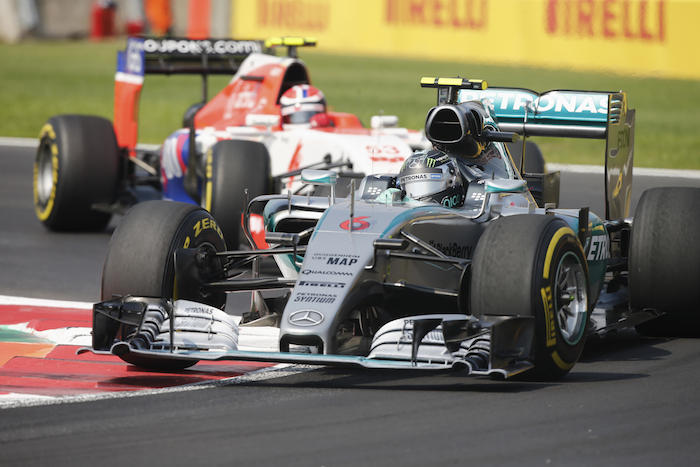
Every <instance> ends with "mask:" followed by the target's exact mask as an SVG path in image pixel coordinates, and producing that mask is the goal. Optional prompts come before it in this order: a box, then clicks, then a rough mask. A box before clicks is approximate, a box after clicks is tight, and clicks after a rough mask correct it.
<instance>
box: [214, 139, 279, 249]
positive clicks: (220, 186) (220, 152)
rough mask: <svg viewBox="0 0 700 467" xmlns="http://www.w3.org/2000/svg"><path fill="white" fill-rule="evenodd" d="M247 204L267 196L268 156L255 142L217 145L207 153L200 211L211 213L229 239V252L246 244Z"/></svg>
mask: <svg viewBox="0 0 700 467" xmlns="http://www.w3.org/2000/svg"><path fill="white" fill-rule="evenodd" d="M245 189H247V190H248V198H247V199H248V200H252V199H253V198H255V197H256V196H259V195H263V194H266V193H269V192H270V189H271V177H270V155H269V153H268V151H267V148H266V147H265V145H264V144H262V143H258V142H255V141H243V140H240V141H239V140H227V141H219V142H218V143H216V144H215V145H214V146H213V147H212V148H211V149H210V150H209V152H207V156H206V167H205V179H204V186H203V188H202V207H203V208H205V209H206V210H207V211H209V212H210V213H212V215H213V216H214V217H215V218H216V220H217V221H218V222H219V225H220V226H221V229H222V230H223V232H224V236H225V237H226V238H227V239H228V243H229V245H228V246H229V248H232V249H237V248H238V247H239V245H240V244H241V243H244V244H246V245H247V244H248V242H247V241H246V238H245V234H244V233H243V231H242V230H243V229H242V227H241V215H242V214H243V211H244V210H245V208H246V196H245V192H244V190H245Z"/></svg>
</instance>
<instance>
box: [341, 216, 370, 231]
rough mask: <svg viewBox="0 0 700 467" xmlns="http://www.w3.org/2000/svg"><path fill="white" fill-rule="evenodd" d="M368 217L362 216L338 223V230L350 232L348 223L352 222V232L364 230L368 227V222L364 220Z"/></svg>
mask: <svg viewBox="0 0 700 467" xmlns="http://www.w3.org/2000/svg"><path fill="white" fill-rule="evenodd" d="M368 217H369V216H362V217H354V218H352V219H348V220H346V221H344V222H341V223H340V228H341V229H343V230H350V221H351V220H352V230H365V229H366V228H367V227H369V225H370V224H369V222H367V221H366V220H365V219H367V218H368Z"/></svg>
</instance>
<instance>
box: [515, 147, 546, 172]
mask: <svg viewBox="0 0 700 467" xmlns="http://www.w3.org/2000/svg"><path fill="white" fill-rule="evenodd" d="M507 146H508V150H509V152H510V157H511V159H513V163H514V164H515V167H516V168H517V169H518V171H520V161H521V160H522V158H523V143H522V141H516V142H514V143H507ZM525 153H526V155H527V157H525V172H527V173H544V171H545V160H544V155H543V154H542V151H541V150H540V147H539V146H538V145H537V143H535V142H534V141H530V140H526V141H525Z"/></svg>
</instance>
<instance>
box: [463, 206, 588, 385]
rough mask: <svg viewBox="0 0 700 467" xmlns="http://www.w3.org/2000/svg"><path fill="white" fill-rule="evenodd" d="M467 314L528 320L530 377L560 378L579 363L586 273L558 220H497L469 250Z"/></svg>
mask: <svg viewBox="0 0 700 467" xmlns="http://www.w3.org/2000/svg"><path fill="white" fill-rule="evenodd" d="M471 277H472V278H471V287H470V304H469V310H470V311H471V313H472V314H473V315H475V316H477V317H483V316H486V317H488V316H489V315H492V316H533V317H534V318H535V341H534V342H533V348H534V365H535V368H534V369H533V370H531V371H530V372H529V373H530V375H531V376H534V377H537V378H541V379H546V380H551V379H557V378H561V377H562V376H564V375H566V374H567V373H568V372H569V370H571V368H572V367H573V366H574V364H575V363H576V361H578V358H579V356H580V355H581V352H582V351H583V345H584V342H585V338H586V328H587V325H588V321H589V319H590V304H589V300H588V268H587V264H586V260H585V258H584V254H583V250H582V248H581V244H580V243H579V241H578V239H577V237H576V235H575V234H574V232H573V230H571V228H570V227H569V226H568V225H567V224H566V222H564V221H563V220H561V219H559V218H556V217H552V216H541V215H515V216H507V217H502V218H500V219H497V220H495V221H493V222H492V224H491V225H489V227H488V228H487V229H486V231H485V232H484V234H483V235H482V237H481V238H480V239H479V243H478V244H477V247H476V249H475V251H474V257H473V261H472V275H471Z"/></svg>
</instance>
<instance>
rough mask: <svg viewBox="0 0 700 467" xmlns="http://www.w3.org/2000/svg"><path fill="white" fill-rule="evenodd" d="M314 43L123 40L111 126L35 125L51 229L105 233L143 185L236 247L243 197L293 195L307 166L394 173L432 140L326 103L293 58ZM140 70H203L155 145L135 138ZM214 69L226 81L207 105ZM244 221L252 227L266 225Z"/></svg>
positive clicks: (41, 200) (99, 122)
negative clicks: (211, 225) (176, 120)
mask: <svg viewBox="0 0 700 467" xmlns="http://www.w3.org/2000/svg"><path fill="white" fill-rule="evenodd" d="M313 45H315V41H313V40H308V39H299V38H276V39H272V40H268V41H267V42H265V43H263V42H261V41H251V40H245V41H241V40H214V39H210V40H188V39H149V38H145V39H144V38H136V37H131V38H129V39H128V42H127V47H126V50H124V51H121V52H119V54H118V60H117V73H116V77H115V80H116V84H115V104H114V122H113V123H112V122H110V121H108V120H106V119H104V118H100V117H95V116H84V115H59V116H55V117H52V118H51V119H49V121H48V122H47V123H46V124H45V125H44V127H43V128H42V131H41V135H40V145H39V149H38V152H37V157H36V162H35V167H34V205H35V210H36V214H37V217H38V218H39V220H40V221H41V222H42V223H43V224H44V225H45V226H46V227H48V228H49V229H52V230H79V229H101V228H104V227H105V226H106V225H107V223H108V222H109V220H110V218H111V216H112V214H114V213H123V212H124V211H125V210H126V209H127V208H128V207H130V206H131V205H133V204H134V203H136V202H138V201H139V200H141V199H143V193H142V192H143V190H142V189H141V188H140V187H142V186H144V185H149V186H151V187H154V188H155V189H156V190H157V191H158V193H159V196H160V197H162V198H163V199H168V200H176V201H186V202H190V203H195V204H200V205H201V206H203V207H205V208H206V209H207V210H209V211H210V212H211V213H212V214H213V215H214V217H215V218H216V219H217V221H218V222H219V226H218V227H220V228H221V229H222V230H223V231H224V232H225V233H226V237H227V239H228V243H229V244H231V246H237V242H238V241H239V240H240V239H241V238H242V237H241V233H242V229H241V212H242V210H243V209H244V207H245V206H246V204H247V202H246V198H250V199H252V198H253V197H255V196H257V195H260V194H264V193H279V192H281V191H287V190H291V191H292V192H296V191H297V190H298V189H300V188H301V186H302V185H301V184H300V183H298V181H297V178H298V175H299V174H300V173H301V170H302V169H305V168H318V169H335V170H337V171H338V172H340V177H341V180H342V178H343V177H345V178H351V177H361V176H362V175H363V174H368V173H381V172H396V171H397V170H398V169H399V168H400V167H401V163H402V162H403V161H404V159H405V158H406V157H407V156H408V155H410V154H411V153H412V152H413V150H414V149H420V148H425V147H428V146H429V145H430V143H429V142H428V141H427V140H426V139H425V138H424V136H423V133H422V132H419V131H410V130H407V129H405V128H399V127H398V126H397V124H398V122H397V118H396V117H394V116H375V117H372V121H371V128H366V127H364V126H363V125H362V123H361V122H360V120H359V119H358V118H357V116H355V115H353V114H349V113H342V112H330V111H327V109H326V103H325V98H324V96H323V94H322V93H321V91H320V90H318V89H316V88H314V87H313V86H311V79H310V77H309V71H308V69H307V67H306V65H305V64H304V62H303V61H301V60H299V59H298V57H297V48H298V47H303V46H313ZM276 46H284V47H286V48H287V53H286V55H284V56H277V55H275V54H274V53H273V52H274V49H273V48H274V47H276ZM147 74H200V75H202V77H203V86H202V87H203V99H202V102H200V103H197V104H194V105H193V106H191V107H190V108H189V109H188V110H187V111H186V112H185V115H184V118H183V128H182V129H179V130H177V131H175V132H174V133H173V134H171V135H170V136H169V137H168V138H167V139H166V140H165V142H164V143H163V145H162V146H161V147H160V148H159V150H157V151H141V150H139V149H137V144H136V143H137V138H138V103H139V97H140V93H141V89H142V87H143V82H144V77H145V75H147ZM210 74H233V78H232V80H231V82H230V83H229V84H228V85H227V86H226V87H225V88H224V89H222V90H221V91H220V92H219V93H218V94H217V95H216V96H214V97H213V98H212V99H211V100H208V101H207V79H206V78H207V76H208V75H210ZM338 190H339V192H340V191H342V190H343V184H342V183H340V184H339V185H338ZM339 195H342V193H339ZM151 197H153V196H152V194H151ZM255 221H256V220H255V219H253V220H252V221H251V222H253V223H254V222H255ZM250 227H251V231H252V232H253V234H255V232H256V231H259V232H262V231H263V229H262V228H261V226H256V225H251V226H250ZM257 227H260V228H257Z"/></svg>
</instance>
